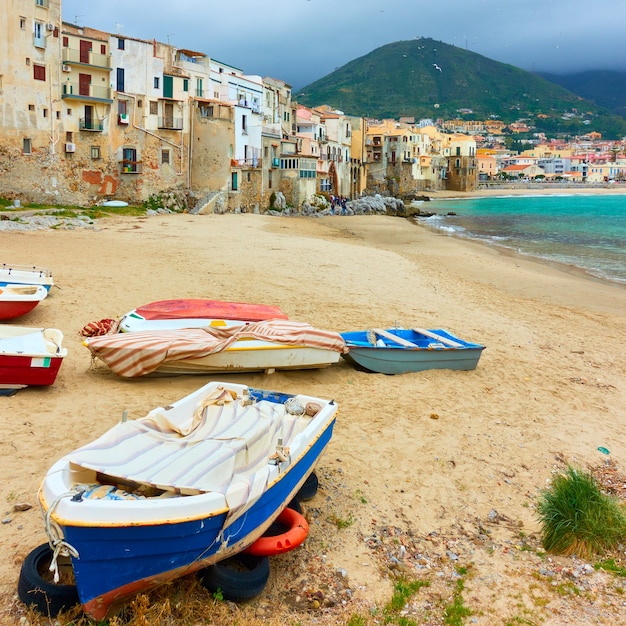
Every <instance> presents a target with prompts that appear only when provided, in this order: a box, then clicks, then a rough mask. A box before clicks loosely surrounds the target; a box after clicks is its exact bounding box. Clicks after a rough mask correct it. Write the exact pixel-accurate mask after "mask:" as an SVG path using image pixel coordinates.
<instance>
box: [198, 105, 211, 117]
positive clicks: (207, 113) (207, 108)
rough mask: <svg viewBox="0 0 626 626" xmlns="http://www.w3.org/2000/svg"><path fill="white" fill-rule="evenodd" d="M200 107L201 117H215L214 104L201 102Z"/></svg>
mask: <svg viewBox="0 0 626 626" xmlns="http://www.w3.org/2000/svg"><path fill="white" fill-rule="evenodd" d="M198 109H199V110H200V117H213V105H212V104H201V105H200V106H199V107H198Z"/></svg>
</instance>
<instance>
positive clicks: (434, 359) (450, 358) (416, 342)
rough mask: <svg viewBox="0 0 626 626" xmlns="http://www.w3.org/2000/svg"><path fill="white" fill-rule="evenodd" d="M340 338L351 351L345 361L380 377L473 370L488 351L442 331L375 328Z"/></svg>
mask: <svg viewBox="0 0 626 626" xmlns="http://www.w3.org/2000/svg"><path fill="white" fill-rule="evenodd" d="M340 334H341V336H342V337H343V339H344V341H345V342H346V346H347V348H348V352H347V353H346V354H343V355H342V356H343V358H344V359H345V360H346V361H348V362H349V363H351V364H352V365H354V366H355V367H356V368H357V369H364V370H367V371H368V372H376V373H380V374H405V373H407V372H421V371H424V370H429V369H451V370H473V369H475V368H476V366H477V365H478V360H479V359H480V355H481V353H482V351H483V350H484V349H485V346H483V345H480V344H478V343H471V342H469V341H464V340H463V339H459V338H458V337H455V336H454V335H451V334H450V333H449V332H447V331H445V330H442V329H436V330H426V329H424V328H411V329H405V328H390V329H387V330H383V329H381V328H373V329H371V330H359V331H352V332H345V333H340Z"/></svg>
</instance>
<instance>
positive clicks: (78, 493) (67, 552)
mask: <svg viewBox="0 0 626 626" xmlns="http://www.w3.org/2000/svg"><path fill="white" fill-rule="evenodd" d="M83 493H85V492H84V490H81V489H77V490H74V491H66V492H65V493H62V494H61V495H59V496H57V498H56V499H55V500H54V502H53V503H52V504H51V505H50V508H49V509H48V510H47V511H46V515H45V522H46V524H45V526H46V534H47V535H48V543H49V544H50V547H51V548H52V560H51V561H50V567H49V568H48V569H49V570H50V571H51V572H54V582H55V584H56V583H58V582H59V564H58V562H57V560H58V558H59V556H72V557H74V558H75V559H77V558H79V555H78V550H77V549H76V548H75V547H74V546H72V545H71V544H69V543H68V542H67V541H65V537H64V536H63V531H62V530H61V527H60V526H59V525H58V524H57V523H56V522H55V521H54V520H53V519H52V512H53V511H54V509H55V508H56V507H57V505H58V504H59V502H60V501H61V500H62V499H63V498H72V499H75V500H77V501H80V500H82V497H83Z"/></svg>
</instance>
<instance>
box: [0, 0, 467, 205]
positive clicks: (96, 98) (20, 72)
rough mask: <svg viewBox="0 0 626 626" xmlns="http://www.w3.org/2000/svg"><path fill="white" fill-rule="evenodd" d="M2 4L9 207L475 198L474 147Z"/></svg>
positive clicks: (3, 142)
mask: <svg viewBox="0 0 626 626" xmlns="http://www.w3.org/2000/svg"><path fill="white" fill-rule="evenodd" d="M5 1H6V2H7V8H6V9H5V10H4V11H2V12H0V35H2V36H0V53H1V54H0V122H1V126H0V146H1V147H0V194H1V195H3V196H4V197H8V198H16V199H17V198H21V199H23V200H24V201H31V202H39V203H50V204H73V205H89V204H93V203H96V202H99V201H102V200H105V199H112V198H114V199H118V200H125V201H127V202H129V203H132V204H140V203H142V202H144V201H146V200H148V199H150V198H153V199H154V198H157V199H158V198H159V197H160V195H161V194H163V193H164V192H170V191H175V192H177V193H179V194H182V195H184V196H186V197H187V198H188V199H189V205H190V206H191V207H194V208H195V209H196V210H198V211H199V212H209V211H211V212H212V211H228V210H244V211H252V210H263V209H265V208H268V207H269V206H270V205H271V204H272V202H273V197H274V196H273V194H275V193H277V192H281V193H282V194H283V195H284V197H285V199H286V202H287V205H289V206H291V207H294V208H296V209H298V208H299V207H301V206H302V205H303V204H304V203H306V202H309V201H310V200H311V199H312V197H313V196H314V195H316V194H320V193H322V194H324V193H325V194H328V195H335V196H344V197H351V198H354V197H357V196H359V195H361V194H363V193H366V192H383V193H391V194H411V193H414V192H416V191H420V190H424V189H440V188H443V187H444V186H450V188H453V189H458V190H470V189H472V188H474V187H475V184H476V183H475V181H474V182H473V179H472V176H475V175H476V172H477V167H476V165H475V144H474V143H473V140H472V139H471V138H469V137H466V136H465V137H463V136H459V135H442V134H441V133H440V132H439V131H438V130H437V129H435V128H434V127H428V128H421V127H420V126H419V125H418V126H416V125H415V124H413V123H409V122H408V121H407V122H403V123H399V122H395V121H393V120H384V121H382V122H373V121H368V120H364V119H362V118H358V117H352V116H346V115H345V114H344V113H343V112H341V111H337V110H333V109H331V108H330V107H327V106H322V107H319V108H315V109H312V108H307V107H304V106H300V105H298V103H297V102H295V101H293V100H292V92H291V87H290V86H289V85H288V84H286V83H284V82H283V81H280V80H278V79H274V78H261V77H259V76H251V75H246V74H244V73H243V72H242V71H241V70H240V69H238V68H235V67H233V66H231V65H228V64H227V63H223V62H220V61H217V60H215V59H211V58H210V57H209V56H207V55H206V54H205V53H203V52H195V51H192V50H187V49H182V48H176V47H173V46H171V45H169V44H164V43H160V42H157V41H156V40H152V41H148V40H141V39H137V38H133V37H127V36H124V35H121V34H111V33H106V32H103V31H99V30H96V29H93V28H89V27H83V26H78V25H76V24H71V23H68V22H63V21H62V19H61V17H62V16H61V0H32V1H31V0H21V1H20V0H5ZM451 137H454V139H450V138H451ZM157 201H158V200H157Z"/></svg>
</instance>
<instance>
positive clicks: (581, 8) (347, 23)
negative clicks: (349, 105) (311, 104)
mask: <svg viewBox="0 0 626 626" xmlns="http://www.w3.org/2000/svg"><path fill="white" fill-rule="evenodd" d="M62 3H63V4H62V6H63V9H62V10H63V20H64V21H66V22H71V23H73V24H78V25H81V26H91V27H94V28H99V29H101V30H104V31H106V32H111V33H121V34H124V35H126V36H128V37H137V38H139V39H148V40H152V39H157V40H158V41H161V42H164V43H170V44H172V45H173V46H176V47H178V48H187V49H191V50H196V51H200V52H204V53H206V54H207V55H208V56H210V57H213V58H215V59H217V60H219V61H222V62H224V63H228V64H229V65H233V66H235V67H237V68H239V69H241V70H243V71H244V73H246V74H258V75H260V76H272V77H274V78H279V79H281V80H284V81H285V82H287V83H289V84H290V85H291V86H292V87H293V88H294V90H298V89H299V88H301V87H304V86H305V85H307V84H309V83H311V82H313V81H314V80H317V79H318V78H321V77H322V76H325V75H326V74H329V73H330V72H332V71H334V70H335V69H337V68H339V67H341V66H342V65H345V64H346V63H347V62H349V61H351V60H353V59H356V58H358V57H361V56H363V55H365V54H367V53H369V52H371V51H372V50H374V49H376V48H379V47H381V46H384V45H386V44H388V43H393V42H395V41H404V40H410V39H415V38H416V37H431V38H433V39H436V40H438V41H443V42H444V43H448V44H451V45H453V46H457V47H459V48H466V49H468V50H471V51H472V52H477V53H478V54H482V55H484V56H486V57H489V58H491V59H494V60H496V61H501V62H503V63H510V64H512V65H516V66H517V67H520V68H522V69H525V70H528V71H546V72H554V73H568V72H575V71H583V70H590V69H618V70H626V37H625V35H624V26H625V25H626V0H594V2H590V1H589V0H230V1H227V2H222V1H218V0H106V2H93V1H86V0H62Z"/></svg>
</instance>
